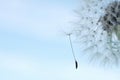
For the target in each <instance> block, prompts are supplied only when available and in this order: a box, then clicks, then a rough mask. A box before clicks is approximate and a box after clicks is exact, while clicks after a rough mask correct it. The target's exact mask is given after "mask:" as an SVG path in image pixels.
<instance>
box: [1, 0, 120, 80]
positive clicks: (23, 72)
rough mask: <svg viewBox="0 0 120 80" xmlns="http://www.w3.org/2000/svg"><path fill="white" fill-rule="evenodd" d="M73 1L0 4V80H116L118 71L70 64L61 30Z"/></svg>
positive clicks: (65, 26) (66, 24) (74, 4)
mask: <svg viewBox="0 0 120 80" xmlns="http://www.w3.org/2000/svg"><path fill="white" fill-rule="evenodd" d="M77 5H78V2H77V0H59V1H56V0H0V80H119V78H120V77H119V74H120V70H118V68H117V69H103V68H99V67H93V66H91V65H89V64H87V63H86V62H85V61H81V60H80V59H79V57H80V52H79V50H76V55H77V59H78V61H79V69H78V70H75V67H74V61H73V57H72V54H71V49H70V46H69V42H68V39H67V37H66V36H65V35H64V34H63V33H62V30H68V31H69V29H70V28H71V24H70V23H69V22H70V21H73V20H74V17H75V14H74V11H73V10H74V9H76V7H77Z"/></svg>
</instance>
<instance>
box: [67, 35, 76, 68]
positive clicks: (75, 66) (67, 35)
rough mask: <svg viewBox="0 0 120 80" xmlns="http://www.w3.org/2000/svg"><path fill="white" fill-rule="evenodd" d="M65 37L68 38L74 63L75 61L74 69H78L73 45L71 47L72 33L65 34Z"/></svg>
mask: <svg viewBox="0 0 120 80" xmlns="http://www.w3.org/2000/svg"><path fill="white" fill-rule="evenodd" d="M66 35H67V36H68V37H69V41H70V46H71V49H72V54H73V57H74V61H75V68H76V69H77V68H78V62H77V60H76V57H75V52H74V49H73V45H72V40H71V35H72V33H68V34H66Z"/></svg>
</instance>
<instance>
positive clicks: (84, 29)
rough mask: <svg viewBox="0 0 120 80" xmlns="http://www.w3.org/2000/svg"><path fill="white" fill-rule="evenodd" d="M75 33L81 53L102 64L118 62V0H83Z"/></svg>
mask: <svg viewBox="0 0 120 80" xmlns="http://www.w3.org/2000/svg"><path fill="white" fill-rule="evenodd" d="M78 12H79V13H78V14H79V17H78V22H77V24H76V26H77V27H76V28H75V34H76V35H77V39H78V41H79V42H80V45H81V49H82V50H83V51H84V52H83V53H87V54H88V56H90V57H91V58H90V60H97V62H99V63H102V64H104V65H105V64H108V65H113V64H119V63H120V62H119V61H120V0H109V1H108V0H83V1H82V4H81V5H80V9H79V11H78Z"/></svg>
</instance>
